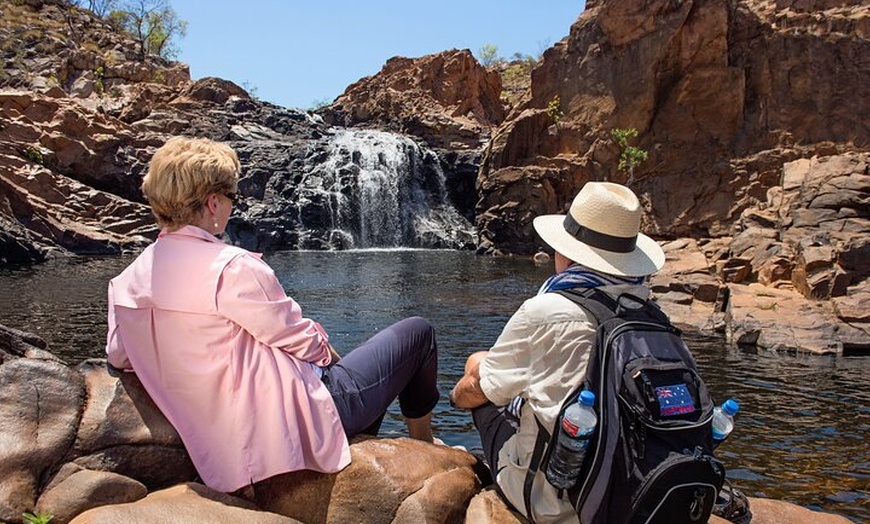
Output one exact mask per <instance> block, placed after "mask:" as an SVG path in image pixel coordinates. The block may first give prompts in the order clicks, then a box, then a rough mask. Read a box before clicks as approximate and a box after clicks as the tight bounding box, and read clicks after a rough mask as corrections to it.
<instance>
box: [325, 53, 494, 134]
mask: <svg viewBox="0 0 870 524" xmlns="http://www.w3.org/2000/svg"><path fill="white" fill-rule="evenodd" d="M500 96H501V78H500V76H499V75H498V73H497V72H495V71H487V70H486V69H485V68H484V67H483V66H482V65H480V64H479V63H478V62H477V60H475V59H474V57H473V56H472V54H471V52H470V51H468V50H467V49H466V50H462V51H457V50H452V51H445V52H443V53H438V54H434V55H428V56H424V57H422V58H416V59H411V58H402V57H394V58H391V59H390V60H388V61H387V63H386V64H385V65H384V67H383V69H381V71H380V72H379V73H378V74H377V75H375V76H372V77H367V78H363V79H361V80H359V81H358V82H356V83H355V84H352V85H351V86H350V87H348V88H347V90H345V92H344V94H342V95H341V96H340V97H338V99H336V101H335V102H334V103H333V104H332V105H330V106H329V107H328V108H325V109H324V110H323V115H324V119H325V120H326V121H327V122H329V123H331V124H335V125H342V126H360V125H362V126H367V127H377V128H379V129H386V130H390V131H394V132H400V133H407V134H411V135H415V136H418V137H420V138H423V139H424V140H425V141H426V142H427V143H428V144H429V145H430V146H433V147H439V148H446V149H453V150H456V149H460V150H461V149H478V148H480V147H482V146H483V144H484V143H485V142H486V140H487V139H488V138H489V136H490V130H491V129H492V128H494V127H495V126H497V125H498V124H500V123H501V122H502V120H504V116H505V110H504V106H503V105H502V102H501V100H500Z"/></svg>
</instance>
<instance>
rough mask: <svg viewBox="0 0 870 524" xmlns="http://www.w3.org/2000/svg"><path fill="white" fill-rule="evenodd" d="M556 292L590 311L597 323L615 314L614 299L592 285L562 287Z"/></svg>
mask: <svg viewBox="0 0 870 524" xmlns="http://www.w3.org/2000/svg"><path fill="white" fill-rule="evenodd" d="M556 293H558V294H559V295H562V296H563V297H565V298H567V299H568V300H570V301H571V302H574V303H575V304H577V305H578V306H580V307H582V308H583V309H584V310H586V311H588V312H589V313H591V314H592V317H593V318H595V321H596V322H597V323H598V324H599V325H600V324H602V323H604V322H606V321H608V320H610V319H611V318H613V317H615V316H616V311H617V307H618V304H617V302H616V300H613V299H612V298H610V296H609V295H608V294H607V293H605V292H603V291H600V290H598V289H596V288H594V287H590V288H579V289H562V290H559V291H556Z"/></svg>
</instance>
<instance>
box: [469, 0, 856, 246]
mask: <svg viewBox="0 0 870 524" xmlns="http://www.w3.org/2000/svg"><path fill="white" fill-rule="evenodd" d="M868 24H870V8H868V6H867V5H866V2H858V1H854V0H853V1H842V2H811V1H810V2H774V1H772V0H695V1H684V2H673V1H670V0H657V1H650V2H642V3H636V2H635V3H625V2H615V1H597V2H587V5H586V11H585V12H584V13H583V14H582V15H581V16H580V18H579V19H578V20H577V22H576V23H575V24H574V25H573V26H572V28H571V32H570V35H569V36H568V37H567V38H565V39H564V40H562V41H561V42H559V43H557V44H556V45H555V46H553V47H552V48H550V49H548V50H547V51H546V52H545V53H544V57H543V60H542V61H541V62H540V63H539V65H538V66H537V67H536V69H535V70H534V71H533V73H532V86H531V89H530V91H529V93H528V96H527V98H526V100H525V101H523V102H521V103H520V104H519V105H518V106H517V107H516V108H515V109H514V110H513V111H512V113H511V114H510V115H509V116H508V118H507V119H506V121H505V123H504V124H503V125H502V126H501V127H500V128H499V129H498V130H497V132H496V134H495V136H494V137H493V140H492V142H491V144H490V145H489V148H488V152H487V155H486V156H485V158H484V160H483V164H482V166H481V171H480V176H479V180H478V190H479V192H480V201H479V204H478V218H477V225H478V228H479V232H480V235H481V248H482V250H483V251H491V250H502V251H508V252H514V253H522V252H524V253H532V252H534V247H535V244H534V242H535V241H534V235H533V232H532V230H531V219H532V217H534V216H536V215H539V214H544V213H552V212H560V211H563V210H565V209H566V208H567V206H568V205H569V204H570V200H571V198H572V197H573V196H574V195H575V194H576V192H577V191H578V190H579V188H580V187H581V186H582V185H583V184H584V183H585V182H586V181H589V180H613V181H626V178H627V177H626V175H625V174H623V173H620V172H618V171H617V164H618V155H619V149H618V147H617V146H616V145H615V144H614V143H613V141H612V140H611V139H610V136H609V133H610V130H612V129H614V128H634V129H637V130H638V131H639V137H638V140H637V143H636V144H635V145H637V146H639V147H641V148H643V149H645V150H647V151H648V152H649V158H648V160H647V161H646V162H644V163H642V164H641V165H640V166H639V167H638V168H637V170H636V172H635V179H636V181H635V182H634V183H633V185H632V188H633V189H634V190H635V192H637V193H638V194H641V195H643V197H644V200H645V202H646V204H647V231H648V232H650V233H652V234H655V235H661V236H667V237H675V236H691V237H695V238H698V237H701V236H707V237H716V236H722V235H731V234H733V231H732V230H731V228H732V225H733V223H734V220H735V218H736V217H738V216H740V214H741V212H742V211H743V210H745V209H748V208H750V207H752V206H753V205H755V204H756V203H758V202H763V201H764V200H765V195H766V193H767V191H768V190H769V189H770V188H771V187H773V186H776V185H778V184H779V178H780V177H779V174H780V171H781V168H782V165H783V164H785V163H788V162H791V161H794V160H797V159H800V158H805V159H809V158H812V157H813V156H828V155H833V154H837V153H840V152H848V151H854V150H857V151H866V150H867V149H868V148H870V128H868V127H867V125H866V122H867V120H868V117H870V114H868V110H870V107H868V105H867V102H866V96H864V94H863V93H865V92H866V91H867V78H868V77H870V69H868V67H870V66H868V63H867V61H866V60H862V59H859V58H858V57H860V56H866V55H867V54H868V52H870V43H868V40H867V39H866V33H867V27H868ZM553 103H556V104H557V109H558V111H552V110H550V111H548V107H550V106H551V104H553ZM560 113H561V114H562V116H561V117H559V114H560Z"/></svg>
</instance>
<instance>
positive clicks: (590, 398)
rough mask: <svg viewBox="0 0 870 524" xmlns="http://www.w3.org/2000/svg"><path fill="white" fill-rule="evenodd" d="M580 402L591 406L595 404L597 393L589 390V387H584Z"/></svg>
mask: <svg viewBox="0 0 870 524" xmlns="http://www.w3.org/2000/svg"><path fill="white" fill-rule="evenodd" d="M580 403H581V404H583V405H584V406H591V405H593V404H595V393H593V392H591V391H589V390H588V389H584V390H583V391H581V392H580Z"/></svg>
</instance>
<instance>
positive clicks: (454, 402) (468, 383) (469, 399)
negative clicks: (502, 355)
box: [450, 351, 489, 409]
mask: <svg viewBox="0 0 870 524" xmlns="http://www.w3.org/2000/svg"><path fill="white" fill-rule="evenodd" d="M487 353H488V351H478V352H476V353H472V354H471V355H470V356H469V357H468V360H467V361H466V362H465V374H464V375H463V376H462V378H461V379H459V382H457V383H456V386H454V387H453V391H451V392H450V405H451V406H453V407H456V408H461V409H472V408H476V407H478V406H482V405H484V404H486V403H487V402H489V399H488V398H486V395H484V394H483V391H482V390H481V389H480V361H481V360H483V357H485V356H486V355H487Z"/></svg>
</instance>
